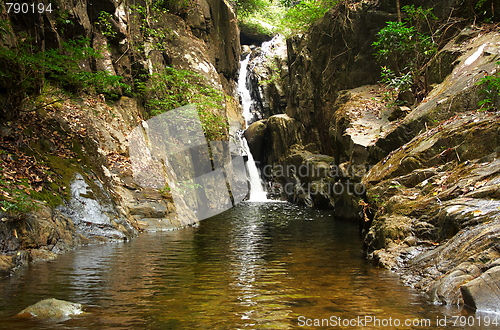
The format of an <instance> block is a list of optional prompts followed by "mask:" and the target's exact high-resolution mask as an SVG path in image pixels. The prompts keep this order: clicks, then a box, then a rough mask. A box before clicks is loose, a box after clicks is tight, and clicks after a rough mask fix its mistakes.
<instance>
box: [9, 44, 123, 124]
mask: <svg viewBox="0 0 500 330" xmlns="http://www.w3.org/2000/svg"><path fill="white" fill-rule="evenodd" d="M101 57H102V55H101V51H100V50H95V49H93V48H92V47H90V41H89V40H88V39H79V40H70V41H68V42H65V43H62V44H61V49H47V50H45V51H39V50H38V49H36V48H35V47H34V46H32V44H31V43H30V40H29V39H26V40H25V41H20V42H19V43H18V45H17V47H16V48H15V49H10V48H7V47H5V46H1V47H0V63H1V64H0V78H1V81H2V83H1V85H2V87H4V88H6V89H7V90H8V94H7V100H8V102H7V103H9V104H10V108H11V111H10V112H8V113H6V112H5V108H4V109H2V110H0V117H1V116H4V117H7V118H10V117H16V116H17V115H18V114H19V111H20V107H21V106H22V104H23V103H24V102H25V101H27V100H28V99H29V98H30V97H31V96H33V95H38V94H39V93H40V92H41V91H42V89H43V86H44V84H45V82H50V84H51V85H53V86H54V87H58V88H62V89H64V90H66V91H68V92H70V93H79V92H82V91H95V92H97V93H105V94H107V95H110V96H115V95H116V93H117V92H116V91H117V90H118V88H120V87H124V88H126V89H129V87H128V85H126V84H123V83H122V82H121V80H122V77H120V76H115V75H111V74H109V73H108V72H102V71H99V72H92V71H91V70H90V67H89V64H90V62H91V61H92V60H95V59H98V58H101ZM81 63H87V67H86V68H84V67H82V66H81Z"/></svg>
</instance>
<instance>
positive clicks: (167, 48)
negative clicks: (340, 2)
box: [0, 0, 241, 274]
mask: <svg viewBox="0 0 500 330" xmlns="http://www.w3.org/2000/svg"><path fill="white" fill-rule="evenodd" d="M51 5H52V7H51V8H50V9H51V10H50V11H49V10H43V11H42V12H36V13H25V14H23V13H15V12H14V11H13V10H12V11H11V12H10V13H7V10H8V8H7V7H6V5H5V4H2V5H1V6H2V20H3V21H4V22H5V23H3V25H2V26H1V27H2V30H1V31H2V37H3V39H2V42H1V46H2V47H3V48H2V50H3V52H2V56H6V55H5V54H10V53H9V51H11V52H14V53H15V52H17V53H18V54H21V55H22V54H24V53H23V50H22V49H21V48H20V47H21V45H25V44H26V41H29V44H30V45H31V47H34V48H35V49H37V51H34V52H30V53H29V55H32V54H35V55H36V54H52V53H50V52H53V51H57V50H61V49H62V50H65V49H66V48H65V47H67V46H66V45H67V44H68V42H71V41H73V40H88V41H89V44H88V45H89V46H90V47H92V48H93V49H94V50H95V51H96V52H98V53H99V56H96V57H92V58H90V57H89V58H88V59H87V60H85V59H83V60H82V61H80V62H79V69H78V70H80V71H81V72H85V71H86V72H89V73H92V72H97V73H99V72H104V73H106V77H109V76H115V77H121V79H122V80H121V81H122V84H121V85H119V86H118V87H116V88H115V89H114V90H113V93H101V94H100V93H96V92H95V90H98V87H97V86H91V88H94V92H92V90H90V91H89V90H86V91H84V92H83V93H79V94H74V95H70V97H66V95H67V94H65V93H71V91H68V90H64V88H66V87H67V86H62V89H61V86H59V85H58V86H53V85H51V84H50V81H52V80H50V79H51V77H46V79H45V83H42V84H41V85H40V86H39V87H40V89H39V90H34V91H31V92H32V93H33V94H32V95H28V94H26V99H24V100H23V102H17V103H16V102H14V98H13V97H12V95H14V91H15V90H14V87H13V84H10V85H9V83H8V81H7V80H5V81H4V82H3V83H2V86H1V88H0V94H1V95H0V98H1V99H2V103H3V104H6V107H5V108H4V111H3V112H2V116H3V117H4V119H6V121H4V122H3V123H2V124H1V125H0V126H1V127H0V142H1V148H2V154H1V156H2V160H1V163H0V166H1V167H2V169H3V171H4V173H6V180H3V181H2V184H3V186H2V188H3V190H2V192H3V195H4V199H3V200H4V202H3V203H4V204H3V207H2V212H0V216H1V219H2V222H1V223H0V233H1V234H0V241H1V242H2V244H1V252H2V254H1V269H2V273H4V274H8V273H9V271H10V270H11V269H12V268H13V267H15V266H16V265H22V264H25V263H26V262H28V261H29V260H38V259H47V258H53V257H54V256H55V255H56V254H57V253H60V252H63V251H66V250H67V249H69V248H71V247H73V246H75V245H77V244H81V243H84V242H89V240H90V241H95V240H106V239H119V240H123V239H129V238H131V237H132V236H134V235H135V234H136V233H137V232H139V231H143V230H170V229H175V228H179V227H182V226H186V225H193V224H196V222H197V220H196V218H195V217H193V216H192V214H191V215H190V212H191V211H190V210H189V209H187V208H184V209H182V207H181V208H180V209H179V207H178V208H177V209H176V207H175V206H174V204H173V201H172V196H171V194H170V193H169V191H168V190H161V189H159V188H160V187H158V188H157V189H155V188H144V187H141V186H140V185H139V184H137V182H136V181H135V180H134V178H133V173H132V168H131V164H130V158H129V157H130V155H129V150H128V140H127V136H128V134H129V133H130V131H131V130H132V129H133V128H134V127H136V126H137V125H138V124H140V123H141V121H143V120H147V119H148V118H149V117H150V116H152V114H151V112H150V110H148V104H150V103H148V102H149V101H150V100H151V99H152V98H153V97H155V95H156V96H157V95H158V89H159V88H160V87H158V85H154V83H155V82H154V81H153V80H152V79H153V77H155V75H156V76H159V75H161V74H163V73H165V72H166V73H169V74H170V75H168V76H166V77H167V78H168V79H169V80H167V81H166V85H163V88H165V89H166V90H167V91H168V89H175V88H180V87H178V85H176V81H180V82H182V81H181V80H175V79H177V78H176V77H177V76H173V75H172V74H171V73H173V74H178V75H180V74H186V72H187V73H189V76H190V77H195V78H196V77H198V78H196V81H197V82H196V83H194V84H195V85H193V86H195V87H191V86H188V88H191V89H188V90H189V91H190V90H192V88H195V89H196V90H202V91H206V90H208V91H209V92H210V93H214V95H221V96H220V97H219V96H217V102H218V103H217V104H216V105H213V106H212V105H208V106H207V108H206V111H205V112H203V113H202V115H204V116H206V117H207V118H215V119H217V118H222V119H220V120H221V122H224V121H225V122H227V121H228V120H229V124H231V125H232V126H236V127H239V126H240V125H241V124H240V123H241V116H240V114H239V112H240V111H239V105H238V101H237V100H238V99H237V94H236V83H235V78H236V75H237V72H238V67H239V58H240V52H241V50H240V41H239V31H238V27H237V24H236V16H235V14H234V11H233V9H232V8H231V6H230V5H229V3H228V2H227V1H225V0H196V1H133V2H132V1H92V0H85V1H78V2H75V1H57V2H52V3H51ZM63 55H64V53H63ZM63 58H65V57H63ZM16 63H17V62H16ZM21 64H22V63H21ZM22 68H23V70H24V71H23V72H22V74H26V67H25V66H22ZM2 69H4V70H6V69H5V68H4V67H2ZM51 69H52V68H51ZM168 70H170V71H168ZM23 77H26V75H24V76H23ZM193 79H194V78H193ZM180 82H179V83H180ZM196 86H200V87H196ZM201 88H203V89H201ZM144 91H146V92H145V93H144ZM28 92H29V91H28ZM180 93H181V90H180V89H179V95H180V96H179V97H180V98H181V100H180V101H179V102H185V103H187V102H189V99H186V98H187V97H188V94H185V96H183V94H180ZM174 95H175V94H174ZM23 97H24V96H23ZM182 98H184V99H182ZM26 100H27V101H26ZM207 123H208V124H210V121H208V122H207ZM208 129H210V130H211V131H210V132H211V133H212V134H215V135H217V136H218V139H223V140H224V139H226V140H227V139H228V131H227V130H226V128H225V127H224V125H222V124H221V127H212V128H210V127H209V128H208ZM219 132H220V134H219ZM26 164H27V165H26ZM30 164H31V166H30ZM42 164H43V165H42ZM40 166H43V167H40ZM43 173H45V174H43ZM42 174H43V175H42ZM25 183H29V184H30V185H28V186H26V188H25V187H24V186H23V187H22V189H19V188H20V187H21V186H20V184H25ZM24 192H26V193H24ZM20 198H22V199H23V200H26V201H27V200H31V199H32V198H33V199H35V200H39V201H40V202H35V204H34V205H33V206H34V209H35V210H34V211H31V212H29V213H28V214H27V215H23V214H22V212H21V214H19V213H16V212H15V210H14V211H11V210H10V209H8V208H7V206H8V205H14V203H12V202H11V201H17V200H19V199H20ZM17 205H18V206H19V205H21V204H17ZM181 215H182V216H181Z"/></svg>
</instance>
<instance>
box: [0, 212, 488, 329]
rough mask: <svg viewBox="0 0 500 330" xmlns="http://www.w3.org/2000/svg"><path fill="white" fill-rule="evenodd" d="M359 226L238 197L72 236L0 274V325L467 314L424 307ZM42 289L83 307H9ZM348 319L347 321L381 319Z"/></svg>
mask: <svg viewBox="0 0 500 330" xmlns="http://www.w3.org/2000/svg"><path fill="white" fill-rule="evenodd" d="M357 230H358V228H357V225H355V224H352V223H346V222H341V221H336V220H335V219H334V218H333V216H332V212H331V211H328V212H327V211H317V210H309V209H304V208H301V207H297V206H294V205H291V204H288V203H241V204H239V205H238V206H237V207H235V208H233V209H231V210H228V211H226V212H224V213H222V214H219V215H217V216H215V217H213V218H210V219H207V220H204V221H202V222H201V224H200V226H199V227H197V228H186V229H182V230H179V231H174V232H162V233H146V234H141V235H140V236H139V237H138V238H136V239H133V240H132V241H130V242H125V243H108V244H99V245H91V246H87V247H81V248H78V250H76V251H72V252H70V253H67V254H65V255H63V256H60V257H59V258H57V260H55V261H51V262H42V263H38V264H33V265H30V267H29V268H27V269H24V270H21V271H19V272H17V273H16V274H15V275H14V276H13V277H10V278H6V279H0V292H1V293H2V294H1V297H0V329H304V328H308V329H311V328H319V327H307V326H306V327H304V326H300V325H304V324H305V322H306V321H307V319H329V320H330V321H335V320H338V318H340V319H346V318H347V319H352V318H357V317H358V316H359V317H361V318H365V317H366V316H371V317H376V318H378V319H381V320H382V319H385V320H389V318H391V320H393V321H392V322H394V320H395V319H399V320H401V321H400V322H401V324H403V322H404V321H405V320H406V319H413V320H415V319H417V320H420V319H430V321H431V322H432V323H431V327H405V326H400V327H390V326H389V327H384V328H390V329H396V328H399V329H410V328H414V329H425V328H427V329H429V328H432V329H444V328H445V327H438V326H436V320H437V318H439V319H442V318H444V317H445V316H447V318H448V320H449V321H450V320H451V317H452V316H453V315H464V316H467V317H469V316H473V314H467V312H466V311H465V310H460V309H457V308H444V307H440V306H434V305H432V304H430V303H429V302H428V301H427V300H426V298H425V297H424V296H422V295H420V294H418V293H417V292H415V291H413V290H411V289H409V288H407V287H404V286H402V285H401V284H400V282H399V280H398V277H397V276H396V275H394V274H392V273H391V272H389V271H385V270H382V269H379V268H376V267H373V266H372V265H370V263H369V262H367V261H366V260H364V259H363V258H362V257H361V252H360V246H361V241H360V240H359V239H358V232H357ZM51 297H54V298H57V299H64V300H69V301H72V302H78V303H82V304H84V305H85V306H86V310H87V311H88V312H89V314H87V315H82V316H79V317H77V318H74V319H70V320H52V321H44V322H40V321H37V320H33V319H31V320H19V319H13V318H12V316H14V315H15V314H16V313H18V312H19V311H20V310H22V309H24V308H25V307H27V306H29V305H30V304H33V303H35V302H37V301H39V300H41V299H45V298H51ZM308 322H314V321H313V320H309V321H308ZM476 322H477V321H476ZM334 325H335V324H334V323H331V324H330V327H328V328H333V329H337V328H340V327H338V326H334ZM355 325H356V326H354V327H347V328H349V329H381V328H382V327H375V326H373V324H363V326H357V325H358V324H357V323H356V324H355ZM323 328H327V327H323ZM343 328H345V327H343ZM447 328H453V329H461V328H462V327H453V326H452V324H451V323H448V327H447ZM481 328H483V329H484V328H486V327H465V329H481Z"/></svg>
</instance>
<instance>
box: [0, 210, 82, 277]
mask: <svg viewBox="0 0 500 330" xmlns="http://www.w3.org/2000/svg"><path fill="white" fill-rule="evenodd" d="M85 242H88V240H87V239H86V238H85V237H84V236H82V235H81V234H79V233H78V231H77V228H76V227H75V225H74V223H73V221H72V220H71V219H70V218H69V217H67V216H66V215H64V214H63V213H61V212H60V211H59V210H52V209H51V208H50V207H47V206H41V207H40V209H39V210H37V211H35V212H32V213H31V214H30V215H29V216H26V217H9V216H6V215H3V216H2V219H1V222H0V244H1V246H2V249H1V252H2V255H1V259H0V274H1V275H9V274H10V273H11V271H12V270H13V269H15V268H16V267H20V266H26V265H27V264H28V262H32V261H40V260H50V259H54V258H55V257H56V256H57V255H58V254H60V253H63V252H66V251H68V250H70V249H71V248H73V247H75V246H77V245H79V244H82V243H85Z"/></svg>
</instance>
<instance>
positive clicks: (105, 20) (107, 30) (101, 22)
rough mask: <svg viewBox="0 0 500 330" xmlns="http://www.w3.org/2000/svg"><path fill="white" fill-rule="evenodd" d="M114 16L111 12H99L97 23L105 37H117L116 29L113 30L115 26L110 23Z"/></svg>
mask: <svg viewBox="0 0 500 330" xmlns="http://www.w3.org/2000/svg"><path fill="white" fill-rule="evenodd" d="M112 17H113V16H112V15H111V14H110V13H108V12H105V11H101V13H100V14H99V18H98V19H97V22H96V25H97V26H99V27H100V29H101V33H102V34H103V35H104V36H105V37H111V38H114V37H116V31H113V27H112V26H111V23H110V20H111V19H112Z"/></svg>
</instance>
